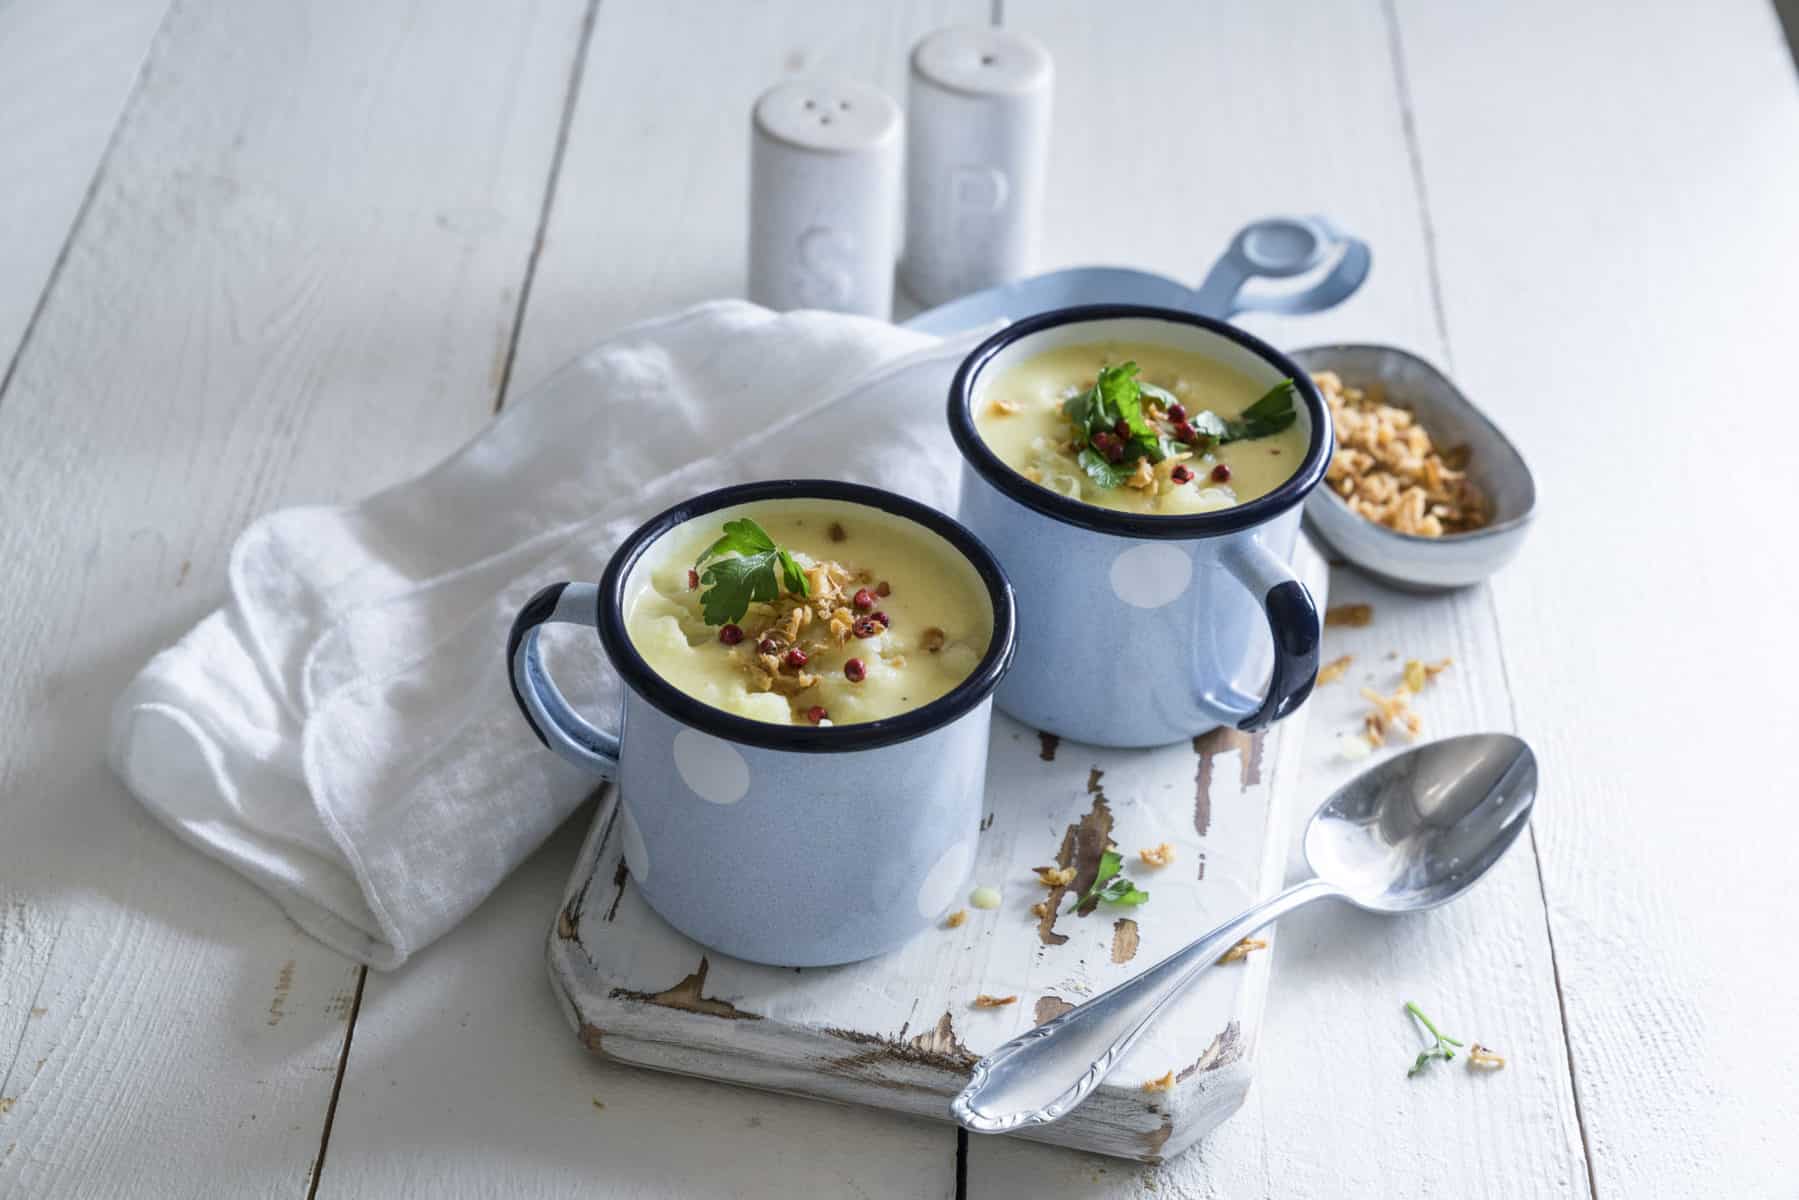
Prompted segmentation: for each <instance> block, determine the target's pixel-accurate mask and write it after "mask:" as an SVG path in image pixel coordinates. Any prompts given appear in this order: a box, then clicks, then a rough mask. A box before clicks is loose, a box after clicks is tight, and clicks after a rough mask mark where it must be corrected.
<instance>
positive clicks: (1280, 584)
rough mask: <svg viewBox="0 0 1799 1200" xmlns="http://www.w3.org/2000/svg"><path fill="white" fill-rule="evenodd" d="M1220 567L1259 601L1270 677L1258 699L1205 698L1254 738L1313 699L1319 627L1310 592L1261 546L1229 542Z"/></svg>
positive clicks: (1242, 695) (1231, 693)
mask: <svg viewBox="0 0 1799 1200" xmlns="http://www.w3.org/2000/svg"><path fill="white" fill-rule="evenodd" d="M1219 562H1220V564H1221V565H1222V566H1223V567H1224V569H1225V570H1227V571H1229V572H1230V573H1231V576H1232V577H1233V578H1235V579H1236V581H1237V582H1238V583H1240V584H1242V585H1243V587H1244V588H1245V589H1246V590H1247V591H1248V592H1249V594H1250V595H1252V596H1257V597H1259V598H1260V599H1261V601H1262V612H1263V614H1264V615H1265V616H1266V617H1267V618H1268V632H1269V633H1270V634H1272V635H1273V636H1274V673H1273V674H1272V675H1271V676H1270V677H1269V679H1268V691H1267V692H1266V693H1265V694H1264V695H1262V696H1261V697H1256V696H1251V695H1249V694H1248V693H1246V692H1241V691H1238V690H1236V689H1235V688H1230V687H1227V688H1226V689H1225V690H1223V691H1222V692H1213V693H1211V694H1209V695H1208V696H1207V699H1209V700H1210V701H1211V702H1212V704H1213V705H1214V706H1215V707H1217V708H1218V709H1220V710H1222V711H1224V712H1226V713H1228V714H1230V716H1231V717H1232V718H1233V719H1234V720H1235V721H1236V725H1237V728H1238V729H1241V730H1242V731H1243V732H1245V733H1254V732H1255V731H1256V730H1258V729H1266V728H1268V726H1270V725H1272V724H1274V723H1275V722H1276V721H1279V720H1281V719H1283V718H1285V717H1287V716H1289V715H1290V714H1291V713H1292V712H1293V710H1294V709H1296V708H1298V707H1299V706H1300V705H1301V704H1304V703H1305V701H1306V697H1307V696H1310V695H1311V694H1312V685H1313V684H1314V683H1316V682H1317V680H1318V650H1319V646H1320V644H1321V643H1322V641H1323V640H1324V624H1323V622H1322V621H1321V620H1320V619H1319V616H1318V606H1317V604H1315V603H1313V601H1312V593H1311V592H1310V591H1308V590H1306V585H1305V584H1303V583H1301V582H1300V581H1299V580H1297V579H1295V578H1294V577H1293V568H1292V567H1290V566H1288V565H1287V563H1286V562H1285V561H1283V560H1282V559H1281V558H1280V556H1279V555H1277V554H1275V553H1274V552H1273V551H1271V550H1269V549H1268V548H1267V547H1266V546H1264V545H1262V543H1261V542H1259V541H1256V540H1255V539H1254V538H1248V537H1239V538H1233V539H1232V541H1231V544H1230V545H1229V546H1226V547H1225V548H1224V549H1223V550H1222V551H1221V552H1220V554H1219Z"/></svg>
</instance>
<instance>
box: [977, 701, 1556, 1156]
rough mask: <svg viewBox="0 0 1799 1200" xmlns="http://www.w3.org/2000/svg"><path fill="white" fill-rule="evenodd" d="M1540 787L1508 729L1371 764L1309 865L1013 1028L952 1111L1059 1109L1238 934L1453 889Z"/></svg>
mask: <svg viewBox="0 0 1799 1200" xmlns="http://www.w3.org/2000/svg"><path fill="white" fill-rule="evenodd" d="M1536 795H1537V760H1536V756H1535V755H1533V754H1532V753H1531V752H1530V747H1529V746H1527V745H1525V744H1524V743H1523V742H1522V741H1520V740H1519V739H1517V738H1515V737H1511V736H1509V735H1507V734H1503V733H1486V734H1473V735H1470V736H1468V737H1457V738H1445V739H1444V740H1442V741H1439V742H1431V743H1429V744H1428V745H1424V746H1419V747H1418V748H1416V749H1414V750H1409V751H1407V752H1406V753H1404V754H1400V755H1396V756H1395V757H1393V758H1389V759H1388V760H1387V761H1385V762H1383V763H1381V764H1379V765H1378V766H1375V767H1372V768H1370V769H1369V770H1367V771H1364V772H1362V774H1360V775H1358V776H1357V777H1356V778H1355V779H1353V780H1351V781H1350V782H1349V783H1347V784H1345V785H1344V786H1343V787H1341V788H1339V789H1338V790H1337V791H1336V792H1335V793H1333V794H1332V795H1331V797H1330V799H1328V800H1326V801H1325V802H1324V803H1323V804H1322V805H1321V806H1319V809H1318V811H1317V812H1316V813H1314V814H1313V815H1312V820H1311V823H1310V824H1309V825H1307V826H1306V833H1305V855H1306V862H1307V863H1308V864H1309V865H1310V866H1311V868H1312V870H1313V872H1315V874H1314V877H1313V878H1311V879H1308V880H1306V881H1305V882H1304V883H1299V884H1295V885H1294V886H1292V887H1290V888H1288V889H1287V890H1286V891H1284V892H1282V893H1281V894H1280V895H1278V896H1275V897H1274V898H1273V899H1271V900H1266V901H1263V902H1262V903H1261V904H1258V905H1256V906H1255V907H1254V908H1251V909H1249V910H1248V911H1247V912H1245V913H1244V914H1243V915H1242V916H1240V917H1236V918H1234V919H1233V920H1230V921H1226V922H1225V923H1224V924H1223V925H1220V926H1219V927H1218V928H1216V929H1214V930H1212V931H1211V932H1210V933H1208V934H1206V935H1205V936H1203V937H1201V938H1200V939H1199V940H1198V941H1196V942H1194V943H1193V944H1192V945H1190V946H1188V947H1187V948H1186V949H1184V950H1181V951H1179V952H1178V953H1176V954H1174V955H1172V956H1171V957H1169V958H1166V959H1164V960H1162V961H1161V962H1159V963H1157V964H1156V965H1155V966H1153V967H1151V968H1150V969H1149V970H1147V971H1145V972H1144V973H1143V974H1141V975H1139V976H1137V977H1136V978H1135V979H1129V980H1126V981H1125V982H1124V983H1121V984H1119V985H1118V986H1117V987H1115V988H1113V989H1112V990H1111V991H1109V992H1106V993H1105V994H1103V995H1100V996H1096V997H1094V998H1093V999H1092V1000H1089V1001H1087V1003H1085V1004H1082V1005H1080V1006H1079V1007H1077V1008H1073V1009H1070V1010H1069V1011H1068V1012H1065V1013H1063V1014H1062V1015H1061V1016H1059V1017H1057V1018H1055V1019H1054V1020H1052V1021H1048V1022H1045V1023H1044V1024H1042V1025H1039V1026H1037V1027H1036V1028H1035V1029H1032V1030H1030V1031H1028V1032H1026V1033H1023V1034H1020V1035H1019V1036H1018V1037H1015V1038H1013V1039H1012V1040H1011V1041H1009V1042H1007V1043H1006V1044H1005V1045H1003V1046H1001V1047H1000V1048H999V1049H997V1050H995V1051H994V1052H993V1053H992V1054H989V1055H988V1056H987V1057H986V1058H983V1059H982V1060H981V1061H980V1062H978V1063H976V1064H975V1068H974V1076H973V1078H971V1079H970V1080H969V1081H968V1086H967V1087H965V1088H963V1089H962V1092H961V1094H960V1095H958V1096H957V1097H956V1098H955V1100H954V1101H952V1102H951V1104H950V1112H951V1113H952V1114H954V1116H955V1118H956V1120H957V1121H958V1122H960V1123H961V1124H962V1125H963V1126H964V1127H965V1128H967V1129H972V1130H974V1131H976V1132H977V1133H1003V1132H1005V1131H1006V1130H1008V1129H1017V1128H1018V1127H1019V1126H1021V1125H1047V1124H1049V1123H1050V1122H1051V1121H1055V1120H1059V1119H1061V1118H1062V1117H1064V1116H1066V1115H1067V1114H1068V1112H1069V1111H1070V1110H1072V1109H1073V1108H1074V1107H1075V1106H1076V1105H1077V1104H1079V1103H1080V1102H1081V1101H1082V1100H1085V1099H1086V1098H1087V1096H1088V1095H1089V1094H1090V1093H1091V1092H1092V1091H1093V1089H1095V1088H1096V1087H1098V1086H1099V1084H1100V1081H1101V1080H1103V1079H1104V1078H1105V1077H1106V1075H1107V1073H1108V1072H1110V1071H1111V1069H1112V1066H1113V1064H1115V1063H1116V1062H1117V1061H1118V1060H1119V1059H1120V1058H1121V1057H1123V1055H1124V1052H1125V1051H1126V1050H1129V1049H1130V1048H1131V1044H1132V1043H1134V1042H1135V1041H1136V1040H1137V1039H1138V1037H1140V1036H1141V1035H1142V1033H1143V1031H1144V1030H1145V1029H1147V1028H1148V1027H1149V1023H1150V1022H1151V1021H1153V1020H1155V1019H1156V1016H1157V1014H1159V1013H1160V1012H1161V1011H1162V1009H1163V1008H1164V1007H1165V1006H1166V1005H1167V1004H1168V1002H1169V1001H1170V1000H1172V999H1174V997H1175V996H1177V995H1179V994H1180V993H1181V992H1182V991H1183V990H1184V989H1185V988H1186V987H1187V985H1188V984H1190V983H1192V982H1193V980H1194V979H1195V978H1196V977H1197V976H1198V975H1199V973H1200V972H1201V971H1204V970H1205V969H1206V968H1207V967H1209V966H1211V965H1212V964H1213V963H1214V962H1216V961H1217V960H1218V957H1219V955H1221V954H1223V953H1224V952H1225V951H1226V950H1228V949H1230V947H1231V946H1233V945H1235V944H1236V943H1237V942H1238V941H1239V940H1240V939H1242V938H1244V937H1247V936H1248V935H1249V934H1251V933H1254V932H1255V931H1256V930H1258V929H1260V928H1261V927H1262V926H1264V925H1266V924H1268V923H1269V922H1270V921H1272V920H1274V919H1275V918H1276V917H1279V916H1281V915H1283V914H1285V913H1289V912H1292V911H1293V910H1294V909H1296V908H1298V907H1299V906H1300V905H1302V904H1309V903H1311V902H1312V901H1313V900H1321V899H1323V898H1325V897H1327V896H1334V897H1336V898H1337V899H1340V900H1347V901H1349V902H1350V903H1351V904H1353V905H1355V906H1356V907H1358V908H1363V909H1367V910H1368V911H1369V912H1378V913H1404V912H1417V911H1419V910H1421V909H1426V908H1435V907H1436V906H1437V905H1439V904H1444V903H1447V902H1448V901H1450V900H1453V899H1455V898H1456V897H1457V896H1459V895H1461V894H1462V893H1463V892H1465V891H1467V890H1468V889H1469V888H1470V887H1472V886H1473V885H1474V882H1475V881H1476V880H1478V879H1479V878H1480V877H1481V876H1482V875H1484V874H1486V873H1487V870H1488V868H1490V867H1492V865H1493V864H1494V863H1496V862H1498V861H1499V859H1500V856H1501V855H1503V854H1504V853H1505V852H1506V849H1507V848H1508V847H1510V846H1511V844H1512V843H1513V842H1514V841H1516V840H1517V838H1518V835H1519V834H1520V833H1522V832H1523V831H1524V828H1525V826H1526V825H1527V824H1528V823H1529V819H1530V810H1531V806H1532V804H1534V803H1535V801H1536Z"/></svg>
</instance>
